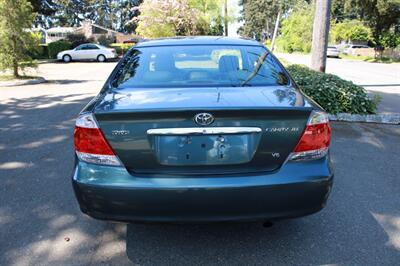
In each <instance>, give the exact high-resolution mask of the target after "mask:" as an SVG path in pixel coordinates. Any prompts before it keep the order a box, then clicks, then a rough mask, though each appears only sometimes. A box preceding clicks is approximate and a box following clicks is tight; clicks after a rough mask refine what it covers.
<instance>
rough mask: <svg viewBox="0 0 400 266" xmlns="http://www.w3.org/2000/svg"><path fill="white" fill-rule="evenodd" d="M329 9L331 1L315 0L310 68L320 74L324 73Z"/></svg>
mask: <svg viewBox="0 0 400 266" xmlns="http://www.w3.org/2000/svg"><path fill="white" fill-rule="evenodd" d="M330 7H331V0H316V7H315V18H314V26H313V38H312V49H311V53H312V54H311V67H312V68H313V69H314V70H316V71H320V72H325V69H326V50H327V48H328V35H329V17H330Z"/></svg>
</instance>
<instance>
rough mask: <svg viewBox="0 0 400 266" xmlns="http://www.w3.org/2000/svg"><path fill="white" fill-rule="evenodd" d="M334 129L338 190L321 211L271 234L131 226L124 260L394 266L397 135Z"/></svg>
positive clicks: (250, 227)
mask: <svg viewBox="0 0 400 266" xmlns="http://www.w3.org/2000/svg"><path fill="white" fill-rule="evenodd" d="M333 129H334V141H333V145H332V155H333V162H334V166H335V171H336V176H335V184H334V189H333V192H332V195H331V198H330V200H329V203H328V205H327V207H326V208H325V209H324V210H322V211H321V212H320V213H317V214H315V215H312V216H308V217H304V218H300V219H295V220H287V221H280V222H277V223H275V225H274V226H273V227H271V228H263V227H262V226H261V223H254V224H215V225H197V226H195V225H137V224H130V225H128V227H127V239H126V241H127V243H126V252H127V255H128V257H129V259H130V260H131V261H132V262H134V263H135V264H139V265H160V264H162V265H186V264H195V265H210V264H211V265H217V264H218V265H221V264H222V265H256V264H263V265H320V264H344V265H377V264H380V265H394V264H396V263H397V262H398V261H399V260H400V209H399V208H398V204H399V203H400V196H399V194H398V193H397V192H396V191H398V189H399V181H398V176H399V169H398V165H400V161H399V158H400V151H399V150H398V149H396V150H394V149H393V143H397V145H399V144H400V138H399V136H400V129H397V130H393V129H396V128H395V126H379V125H364V124H361V125H360V126H358V125H357V124H346V123H334V124H333ZM388 158H395V161H389V160H387V159H388ZM396 167H397V168H396ZM382 178H385V179H386V181H387V182H388V184H389V186H388V185H387V184H385V183H384V182H382V181H380V179H382ZM391 185H393V186H391Z"/></svg>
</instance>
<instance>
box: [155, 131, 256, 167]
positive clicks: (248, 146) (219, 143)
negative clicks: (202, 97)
mask: <svg viewBox="0 0 400 266" xmlns="http://www.w3.org/2000/svg"><path fill="white" fill-rule="evenodd" d="M258 141H259V139H258V137H256V136H255V135H254V134H243V135H201V136H196V135H188V136H156V137H155V141H154V149H155V153H156V156H157V159H158V161H159V163H160V164H162V165H175V166H177V165H222V164H241V163H247V162H249V161H250V160H251V159H252V158H253V156H254V153H255V150H256V147H257V145H258Z"/></svg>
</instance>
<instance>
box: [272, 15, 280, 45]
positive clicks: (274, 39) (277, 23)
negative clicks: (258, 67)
mask: <svg viewBox="0 0 400 266" xmlns="http://www.w3.org/2000/svg"><path fill="white" fill-rule="evenodd" d="M280 20H281V11H280V10H279V12H278V15H277V16H276V22H275V29H274V35H273V36H272V43H271V52H273V51H274V49H275V41H276V35H277V34H278V28H279V21H280Z"/></svg>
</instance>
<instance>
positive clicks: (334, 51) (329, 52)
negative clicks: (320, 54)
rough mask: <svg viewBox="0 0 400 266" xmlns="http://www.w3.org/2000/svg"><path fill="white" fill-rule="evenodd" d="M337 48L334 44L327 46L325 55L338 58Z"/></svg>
mask: <svg viewBox="0 0 400 266" xmlns="http://www.w3.org/2000/svg"><path fill="white" fill-rule="evenodd" d="M339 54H340V52H339V50H338V49H337V48H336V47H335V46H328V50H327V51H326V57H336V58H339Z"/></svg>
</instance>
